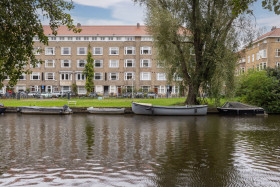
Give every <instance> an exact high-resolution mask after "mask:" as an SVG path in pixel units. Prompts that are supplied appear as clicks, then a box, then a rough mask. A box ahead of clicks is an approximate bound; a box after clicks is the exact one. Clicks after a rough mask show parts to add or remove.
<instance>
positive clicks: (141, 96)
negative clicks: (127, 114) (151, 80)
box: [136, 92, 144, 98]
mask: <svg viewBox="0 0 280 187" xmlns="http://www.w3.org/2000/svg"><path fill="white" fill-rule="evenodd" d="M136 98H144V93H143V92H137V93H136Z"/></svg>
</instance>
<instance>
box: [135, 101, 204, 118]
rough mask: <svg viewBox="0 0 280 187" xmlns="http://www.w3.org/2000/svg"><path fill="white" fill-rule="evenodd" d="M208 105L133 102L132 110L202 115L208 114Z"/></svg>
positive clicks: (159, 113) (146, 113)
mask: <svg viewBox="0 0 280 187" xmlns="http://www.w3.org/2000/svg"><path fill="white" fill-rule="evenodd" d="M207 107H208V106H207V105H189V106H187V105H186V106H157V105H152V104H148V103H135V102H132V111H133V112H134V113H135V114H142V115H162V116H200V115H206V114H207Z"/></svg>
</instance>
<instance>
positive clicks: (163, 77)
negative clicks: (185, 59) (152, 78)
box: [157, 73, 166, 81]
mask: <svg viewBox="0 0 280 187" xmlns="http://www.w3.org/2000/svg"><path fill="white" fill-rule="evenodd" d="M157 80H158V81H165V80H166V76H165V73H157Z"/></svg>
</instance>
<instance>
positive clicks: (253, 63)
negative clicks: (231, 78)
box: [236, 28, 280, 74]
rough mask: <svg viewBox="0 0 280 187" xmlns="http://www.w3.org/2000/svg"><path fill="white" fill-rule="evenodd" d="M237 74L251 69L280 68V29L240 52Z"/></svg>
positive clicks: (265, 35)
mask: <svg viewBox="0 0 280 187" xmlns="http://www.w3.org/2000/svg"><path fill="white" fill-rule="evenodd" d="M240 56H241V58H240V59H239V62H238V68H237V72H236V73H237V74H242V73H244V72H247V71H249V70H250V69H254V70H262V69H265V68H267V67H271V68H275V67H280V28H272V30H271V31H270V32H268V33H266V34H264V35H262V36H261V37H259V38H258V39H257V40H255V41H254V42H253V44H252V45H251V46H250V47H246V48H245V49H243V50H242V51H241V52H240Z"/></svg>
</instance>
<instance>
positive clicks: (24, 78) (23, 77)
mask: <svg viewBox="0 0 280 187" xmlns="http://www.w3.org/2000/svg"><path fill="white" fill-rule="evenodd" d="M21 76H22V79H21V78H19V79H18V80H26V74H25V73H23V74H21Z"/></svg>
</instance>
